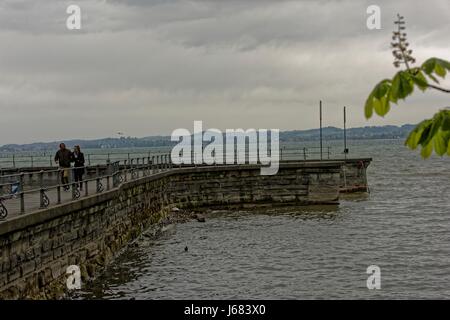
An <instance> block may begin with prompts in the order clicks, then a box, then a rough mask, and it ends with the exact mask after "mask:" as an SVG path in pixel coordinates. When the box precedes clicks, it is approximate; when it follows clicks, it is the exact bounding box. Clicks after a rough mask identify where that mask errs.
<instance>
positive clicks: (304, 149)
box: [303, 147, 306, 161]
mask: <svg viewBox="0 0 450 320" xmlns="http://www.w3.org/2000/svg"><path fill="white" fill-rule="evenodd" d="M303 159H304V160H305V161H306V147H303Z"/></svg>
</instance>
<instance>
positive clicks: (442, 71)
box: [434, 63, 447, 78]
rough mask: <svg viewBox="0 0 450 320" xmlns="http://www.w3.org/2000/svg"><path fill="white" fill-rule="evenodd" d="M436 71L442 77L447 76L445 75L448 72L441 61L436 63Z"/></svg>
mask: <svg viewBox="0 0 450 320" xmlns="http://www.w3.org/2000/svg"><path fill="white" fill-rule="evenodd" d="M434 72H435V73H436V74H437V75H438V76H440V77H441V78H445V75H446V74H447V71H446V70H445V68H444V67H443V66H442V65H440V64H439V63H436V66H435V67H434Z"/></svg>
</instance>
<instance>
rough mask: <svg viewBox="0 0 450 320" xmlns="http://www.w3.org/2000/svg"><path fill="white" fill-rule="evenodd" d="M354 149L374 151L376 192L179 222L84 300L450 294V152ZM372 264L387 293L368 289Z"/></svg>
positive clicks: (377, 145) (393, 143) (388, 145)
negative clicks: (427, 155) (423, 155)
mask: <svg viewBox="0 0 450 320" xmlns="http://www.w3.org/2000/svg"><path fill="white" fill-rule="evenodd" d="M351 149H352V150H353V156H368V157H373V162H372V164H371V165H370V167H369V170H368V178H369V184H370V189H371V192H370V194H369V195H359V196H356V195H352V196H348V197H346V198H344V199H342V201H341V204H340V205H339V206H331V207H330V206H326V207H303V208H284V209H277V210H276V211H274V210H272V211H270V210H269V211H267V210H266V211H258V212H245V211H242V212H217V213H213V214H211V215H210V216H208V217H207V221H206V223H198V222H188V223H185V224H178V225H176V226H174V227H173V228H172V229H170V230H168V231H167V232H165V233H164V235H163V236H162V237H161V238H159V239H158V240H156V241H147V242H146V241H141V242H139V246H138V247H136V248H130V249H128V250H127V251H126V252H125V253H124V254H123V255H122V256H121V257H120V258H118V259H117V260H116V261H115V262H114V263H113V265H111V267H109V268H108V270H107V271H106V272H105V274H104V275H103V276H101V277H99V278H98V279H97V280H96V281H95V282H94V283H92V284H89V285H88V286H87V287H85V288H83V291H82V292H80V293H79V294H78V295H77V296H76V298H102V299H130V298H136V299H260V298H262V299H315V298H333V299H344V298H350V299H351V298H358V299H367V298H395V299H405V298H425V299H428V298H447V299H448V298H450V158H438V157H434V158H432V159H430V160H426V161H425V160H421V159H420V157H419V156H418V154H417V152H412V151H410V150H407V149H405V148H404V147H403V145H402V141H398V140H390V141H389V140H382V141H354V142H352V145H351ZM185 246H188V247H189V251H188V252H184V247H185ZM373 264H375V265H378V266H379V267H380V268H381V286H382V287H381V290H368V289H367V287H366V280H367V276H368V275H367V274H366V268H367V267H368V266H369V265H373Z"/></svg>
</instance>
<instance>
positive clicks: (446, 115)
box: [441, 110, 450, 131]
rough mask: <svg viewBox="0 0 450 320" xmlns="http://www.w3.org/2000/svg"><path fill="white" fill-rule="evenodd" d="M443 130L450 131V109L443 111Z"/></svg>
mask: <svg viewBox="0 0 450 320" xmlns="http://www.w3.org/2000/svg"><path fill="white" fill-rule="evenodd" d="M441 128H442V130H444V131H450V110H443V111H442V127H441Z"/></svg>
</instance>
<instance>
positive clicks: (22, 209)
mask: <svg viewBox="0 0 450 320" xmlns="http://www.w3.org/2000/svg"><path fill="white" fill-rule="evenodd" d="M24 177H25V174H24V173H23V172H21V173H20V178H19V188H20V190H19V191H20V214H24V213H25V193H24V190H23V186H24Z"/></svg>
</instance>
